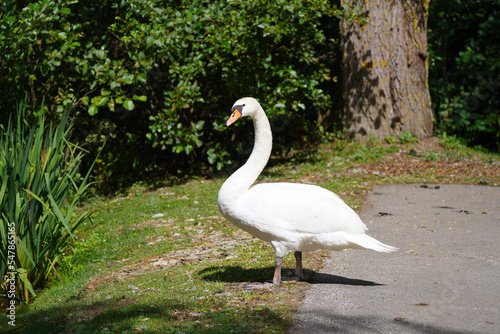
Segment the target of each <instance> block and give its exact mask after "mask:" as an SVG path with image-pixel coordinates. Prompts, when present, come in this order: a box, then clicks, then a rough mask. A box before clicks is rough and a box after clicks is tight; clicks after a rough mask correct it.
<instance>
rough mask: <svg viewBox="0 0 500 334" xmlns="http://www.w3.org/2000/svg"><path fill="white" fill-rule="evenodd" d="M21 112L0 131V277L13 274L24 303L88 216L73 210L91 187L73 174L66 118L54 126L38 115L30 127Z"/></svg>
mask: <svg viewBox="0 0 500 334" xmlns="http://www.w3.org/2000/svg"><path fill="white" fill-rule="evenodd" d="M25 108H26V106H25V105H24V104H23V105H21V106H20V107H19V110H18V111H17V118H16V120H12V122H11V121H9V123H8V125H7V127H6V128H4V127H3V126H2V127H1V128H0V152H1V153H0V166H1V168H0V236H1V241H0V242H1V244H2V247H1V248H2V249H9V251H10V252H2V253H1V254H0V277H2V278H3V277H4V275H5V274H6V273H7V272H17V280H16V281H17V291H18V293H19V295H18V297H19V298H21V299H23V300H24V301H26V302H28V301H29V300H30V294H31V295H32V296H35V292H34V289H36V288H38V287H40V286H42V285H43V283H44V282H45V280H46V279H47V277H48V276H49V273H50V272H51V271H52V270H55V269H53V268H54V267H55V265H56V263H57V262H58V261H59V260H60V259H61V257H62V254H63V252H65V251H68V247H69V246H70V245H71V242H72V239H73V231H74V230H75V229H76V228H77V227H78V225H80V224H81V223H82V222H83V221H84V220H85V219H86V218H87V217H88V214H87V213H85V212H83V213H80V214H79V215H77V214H76V212H75V209H76V206H77V204H78V202H79V200H80V199H81V197H82V196H83V195H84V193H85V191H86V190H87V188H88V187H89V185H90V184H89V183H88V182H87V180H88V177H89V174H87V175H86V176H85V177H83V178H82V177H81V175H80V174H79V173H78V169H79V166H80V164H81V161H82V158H83V154H82V152H81V151H79V148H78V147H76V146H75V145H74V144H72V143H70V142H68V137H69V133H70V131H71V129H72V124H71V123H70V122H69V121H68V117H69V113H68V112H65V113H63V115H62V118H61V121H60V123H59V124H58V125H57V126H55V125H52V124H49V125H46V124H45V119H44V116H43V112H42V111H40V113H39V116H38V117H37V122H36V124H35V125H33V126H32V127H31V128H30V127H28V125H27V124H26V123H25V120H24V116H25ZM14 235H15V238H12V236H14ZM14 239H15V243H14V244H13V243H12V241H13V240H14ZM8 247H9V248H8Z"/></svg>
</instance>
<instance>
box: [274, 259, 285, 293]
mask: <svg viewBox="0 0 500 334" xmlns="http://www.w3.org/2000/svg"><path fill="white" fill-rule="evenodd" d="M282 263H283V258H282V257H278V256H277V257H276V261H274V264H275V268H274V277H273V284H274V285H276V286H279V285H280V283H281V264H282Z"/></svg>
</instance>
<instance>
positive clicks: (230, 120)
mask: <svg viewBox="0 0 500 334" xmlns="http://www.w3.org/2000/svg"><path fill="white" fill-rule="evenodd" d="M242 110H243V106H234V107H233V109H232V110H231V111H232V112H233V113H232V114H231V116H229V118H228V120H227V121H226V126H230V125H231V124H233V123H234V122H236V121H237V120H238V119H239V118H240V117H241V111H242Z"/></svg>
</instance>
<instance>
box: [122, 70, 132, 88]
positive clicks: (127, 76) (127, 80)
mask: <svg viewBox="0 0 500 334" xmlns="http://www.w3.org/2000/svg"><path fill="white" fill-rule="evenodd" d="M122 80H123V83H124V84H127V85H131V84H132V83H133V82H134V75H133V74H132V73H125V74H124V75H123V77H122Z"/></svg>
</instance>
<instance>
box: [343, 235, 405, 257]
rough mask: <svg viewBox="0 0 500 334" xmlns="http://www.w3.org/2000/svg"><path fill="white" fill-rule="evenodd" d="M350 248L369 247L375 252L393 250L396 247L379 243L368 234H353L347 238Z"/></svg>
mask: <svg viewBox="0 0 500 334" xmlns="http://www.w3.org/2000/svg"><path fill="white" fill-rule="evenodd" d="M347 241H348V242H349V244H350V245H351V246H352V248H361V249H371V250H374V251H377V252H384V253H387V252H394V251H396V250H397V249H398V248H397V247H393V246H389V245H386V244H384V243H381V242H380V241H378V240H377V239H375V238H373V237H370V236H369V235H366V234H364V235H353V236H351V237H350V238H349V239H348V240H347Z"/></svg>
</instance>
